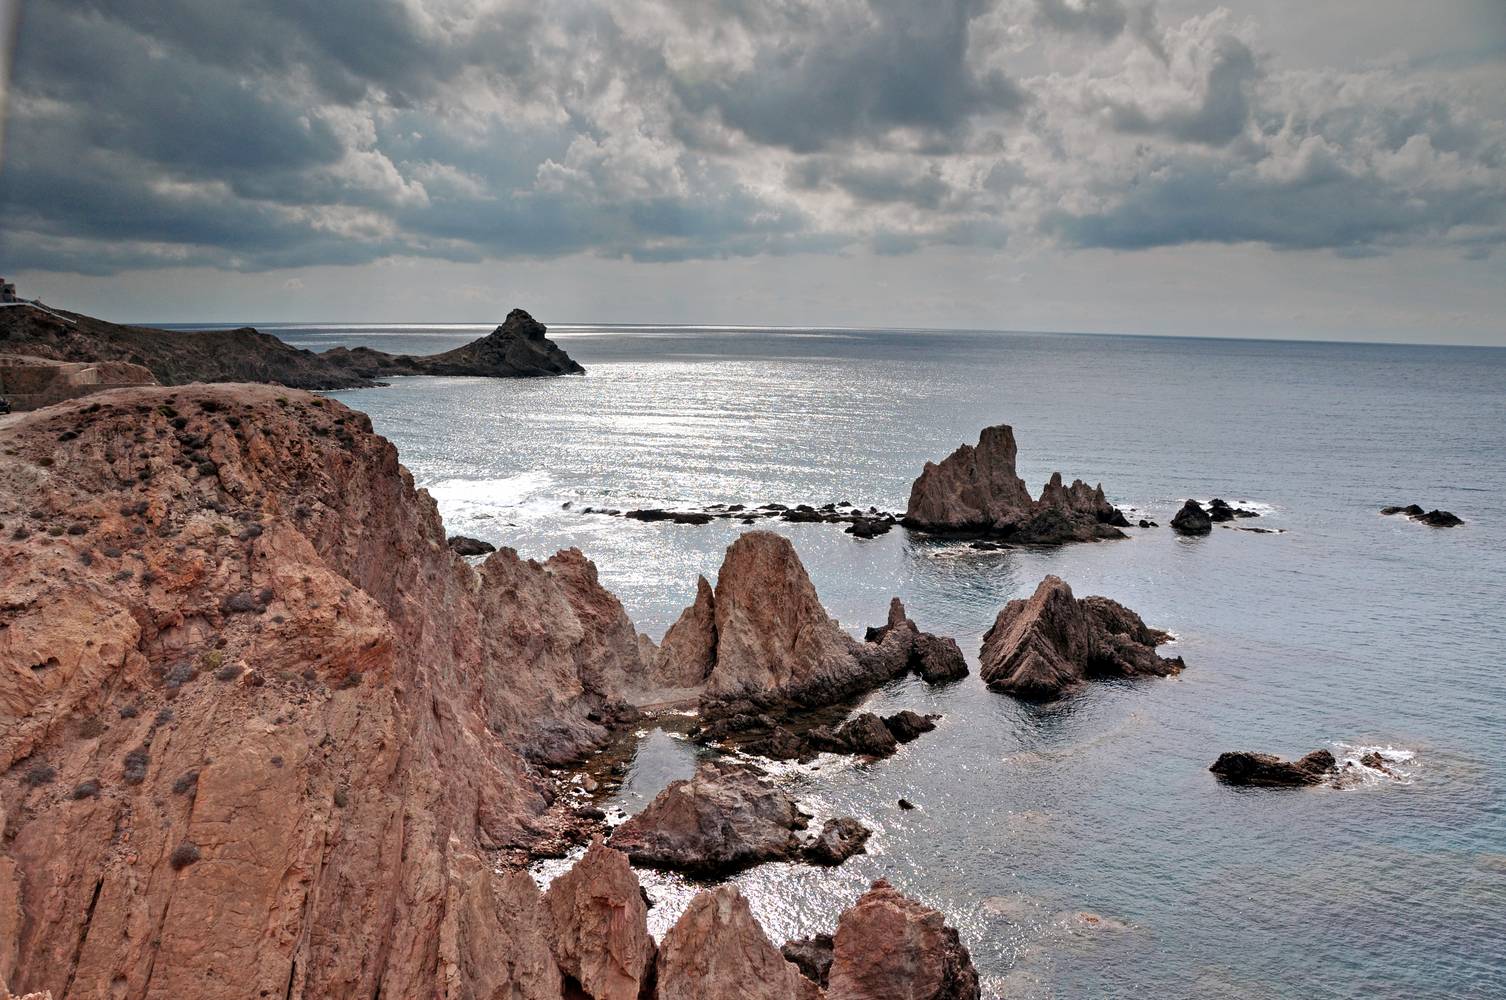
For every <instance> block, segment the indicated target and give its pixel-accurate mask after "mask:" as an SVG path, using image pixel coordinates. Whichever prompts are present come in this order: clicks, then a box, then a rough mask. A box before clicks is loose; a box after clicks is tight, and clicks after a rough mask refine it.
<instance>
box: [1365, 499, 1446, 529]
mask: <svg viewBox="0 0 1506 1000" xmlns="http://www.w3.org/2000/svg"><path fill="white" fill-rule="evenodd" d="M1381 513H1382V514H1387V515H1390V514H1405V515H1407V517H1409V518H1411V519H1412V520H1414V521H1420V522H1422V523H1423V524H1428V525H1432V526H1433V527H1435V528H1456V527H1458V526H1459V525H1461V524H1463V523H1464V519H1463V518H1462V517H1459V516H1458V515H1457V514H1454V513H1451V512H1450V511H1446V510H1437V509H1434V510H1428V511H1425V510H1423V509H1422V508H1421V507H1419V506H1418V505H1417V504H1415V503H1414V504H1408V505H1407V506H1405V507H1383V508H1381Z"/></svg>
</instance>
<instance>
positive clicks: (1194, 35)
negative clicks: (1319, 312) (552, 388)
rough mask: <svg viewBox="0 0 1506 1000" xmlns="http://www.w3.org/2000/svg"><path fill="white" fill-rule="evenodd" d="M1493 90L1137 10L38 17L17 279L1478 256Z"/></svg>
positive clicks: (438, 9)
mask: <svg viewBox="0 0 1506 1000" xmlns="http://www.w3.org/2000/svg"><path fill="white" fill-rule="evenodd" d="M1027 67H1028V69H1027ZM1488 69H1489V67H1488V66H1487V67H1484V70H1488ZM1492 78H1493V74H1491V73H1489V72H1488V71H1483V70H1482V69H1481V64H1480V63H1479V61H1478V60H1475V61H1473V62H1471V61H1467V60H1466V61H1463V62H1459V61H1457V60H1456V61H1453V62H1450V61H1448V60H1434V61H1431V62H1428V63H1419V62H1411V63H1409V62H1402V61H1396V62H1392V63H1377V64H1372V65H1369V66H1365V67H1358V68H1354V67H1351V68H1349V69H1325V70H1322V71H1314V70H1302V71H1298V70H1293V69H1290V68H1287V67H1285V66H1284V65H1283V63H1282V59H1281V53H1280V52H1272V51H1269V50H1268V49H1267V48H1266V47H1265V46H1264V45H1263V43H1262V39H1261V33H1260V30H1259V27H1258V25H1256V24H1254V23H1251V22H1247V21H1240V20H1237V19H1235V18H1234V17H1233V16H1232V15H1230V14H1228V13H1227V12H1222V11H1219V12H1214V13H1212V14H1205V15H1200V16H1197V17H1190V18H1183V19H1180V20H1167V21H1165V22H1164V23H1163V20H1162V18H1161V17H1158V15H1157V12H1156V9H1155V8H1153V7H1151V6H1150V5H1149V4H1145V5H1138V4H1127V3H1124V2H1122V0H939V2H937V3H934V4H916V3H913V2H906V0H761V2H753V0H620V2H614V3H610V4H608V3H605V2H604V0H538V2H524V0H381V2H370V0H330V2H329V3H325V4H321V5H318V6H317V7H311V6H309V5H308V4H306V3H302V2H294V0H247V2H245V3H239V4H233V5H223V4H213V3H208V2H206V0H76V2H74V3H70V4H33V5H30V6H28V8H27V11H26V17H25V18H24V19H23V22H22V32H21V36H20V38H19V43H18V45H17V48H16V59H15V62H14V66H13V78H12V86H11V87H10V89H9V115H8V118H7V122H6V125H7V135H6V138H7V142H6V144H5V147H4V148H5V152H6V157H7V158H6V160H5V161H4V163H3V165H0V211H3V212H4V214H5V218H6V225H5V226H4V227H3V228H0V260H3V261H4V262H5V266H6V267H7V268H10V269H33V270H49V269H50V270H62V271H80V272H87V273H110V272H113V271H119V270H129V269H132V268H151V267H182V266H188V265H199V266H209V267H217V268H224V269H232V270H246V271H258V270H266V269H271V268H283V267H301V266H312V265H320V264H363V263H369V262H372V261H378V260H383V259H387V258H397V257H427V258H434V259H439V260H447V261H481V260H490V259H518V258H547V257H555V256H562V255H568V254H582V253H584V254H595V255H597V256H600V257H622V258H630V259H633V260H640V261H676V260H692V259H717V258H726V257H738V256H749V255H761V254H768V255H777V254H788V253H796V252H821V253H836V252H842V251H847V250H854V249H859V248H868V249H870V250H874V251H876V252H878V253H881V254H885V255H903V254H910V253H915V252H918V251H921V250H924V249H925V248H927V247H935V246H964V247H978V248H988V249H992V248H998V247H1002V246H1005V245H1006V244H1008V245H1011V246H1016V247H1027V248H1028V247H1030V246H1044V245H1049V244H1052V243H1060V244H1063V245H1065V246H1068V247H1113V248H1116V249H1122V250H1135V249H1139V248H1145V247H1158V246H1170V245H1177V244H1184V243H1197V242H1255V243H1262V244H1266V245H1269V246H1272V247H1276V248H1280V249H1296V248H1303V249H1329V250H1333V251H1334V252H1336V253H1339V254H1343V255H1345V256H1348V257H1354V256H1359V255H1362V254H1373V253H1387V252H1392V251H1394V250H1395V249H1397V248H1400V247H1405V246H1414V245H1415V246H1434V247H1436V246H1446V247H1453V248H1456V249H1457V251H1458V252H1459V253H1460V254H1468V255H1472V256H1480V255H1487V254H1490V253H1492V252H1493V251H1494V249H1495V248H1496V247H1498V246H1499V245H1500V244H1501V243H1502V242H1503V241H1506V219H1503V218H1502V211H1503V209H1502V204H1503V198H1506V196H1503V194H1502V192H1503V191H1506V125H1503V124H1502V122H1503V120H1506V108H1503V106H1502V103H1503V98H1502V94H1501V92H1500V90H1499V87H1498V86H1492Z"/></svg>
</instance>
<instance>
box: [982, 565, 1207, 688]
mask: <svg viewBox="0 0 1506 1000" xmlns="http://www.w3.org/2000/svg"><path fill="white" fill-rule="evenodd" d="M1170 639H1171V636H1170V635H1168V634H1167V633H1166V632H1162V631H1160V630H1159V629H1153V628H1149V627H1147V626H1146V624H1145V622H1143V621H1142V620H1141V619H1140V616H1139V615H1137V614H1135V613H1134V612H1133V611H1131V610H1129V609H1128V608H1126V607H1124V606H1123V605H1122V604H1119V603H1117V602H1115V601H1111V600H1109V599H1108V598H1106V597H1084V598H1082V599H1081V600H1078V599H1077V598H1075V597H1073V596H1072V588H1071V587H1069V586H1067V584H1066V583H1065V582H1064V581H1062V580H1061V579H1060V578H1058V577H1055V576H1048V577H1046V578H1045V579H1044V580H1042V581H1041V583H1040V586H1038V587H1037V588H1036V590H1035V593H1034V594H1033V595H1031V597H1030V599H1029V600H1015V601H1010V602H1009V603H1008V604H1006V605H1005V606H1004V608H1003V610H1001V611H1000V612H999V616H998V618H996V619H995V620H994V624H993V627H992V628H990V629H989V630H988V632H987V633H986V634H985V635H984V636H983V649H982V652H981V653H980V654H979V660H980V662H981V664H982V669H981V673H982V677H983V680H984V682H985V683H986V684H988V686H989V687H990V688H992V689H993V690H995V691H1003V692H1005V693H1006V694H1012V695H1016V696H1018V697H1022V698H1042V699H1045V698H1055V697H1058V696H1060V695H1062V694H1064V693H1066V692H1068V691H1070V690H1072V689H1073V688H1075V687H1077V686H1078V685H1080V684H1082V683H1083V682H1084V681H1087V680H1093V679H1097V678H1104V677H1145V676H1154V677H1165V676H1169V675H1171V674H1176V673H1180V672H1181V671H1182V669H1183V667H1184V666H1185V664H1183V663H1182V659H1181V657H1175V658H1169V659H1168V658H1166V657H1162V656H1158V655H1156V651H1155V648H1156V647H1157V646H1158V645H1160V644H1162V643H1164V642H1168V641H1170Z"/></svg>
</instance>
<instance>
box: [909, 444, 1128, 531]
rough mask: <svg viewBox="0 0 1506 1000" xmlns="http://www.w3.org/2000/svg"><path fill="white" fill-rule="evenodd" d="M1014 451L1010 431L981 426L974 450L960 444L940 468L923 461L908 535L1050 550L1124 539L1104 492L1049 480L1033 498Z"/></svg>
mask: <svg viewBox="0 0 1506 1000" xmlns="http://www.w3.org/2000/svg"><path fill="white" fill-rule="evenodd" d="M1016 456H1017V449H1016V445H1015V440H1014V429H1013V428H1011V427H1010V426H1009V425H1008V424H999V425H997V426H995V427H985V428H984V429H983V432H982V433H981V434H980V435H979V436H978V444H977V445H976V446H973V445H966V444H965V445H962V446H961V447H959V448H958V449H957V450H956V451H954V452H952V454H950V455H948V456H947V457H946V458H945V459H943V460H942V461H941V462H940V463H935V462H927V463H926V465H925V468H924V469H923V470H922V471H921V473H920V475H919V476H918V477H917V478H916V480H915V482H914V484H913V485H912V486H911V487H910V502H909V504H908V506H907V507H906V509H905V517H904V524H905V526H906V527H908V528H914V529H916V530H920V531H930V532H936V533H939V534H954V535H982V536H989V537H995V538H1002V539H1006V540H1008V541H1014V542H1021V543H1033V544H1055V543H1058V542H1074V541H1075V542H1085V541H1093V540H1095V539H1099V538H1122V537H1124V535H1123V533H1122V532H1120V531H1119V530H1118V527H1116V525H1119V526H1122V525H1124V524H1126V523H1128V522H1127V521H1126V520H1125V518H1124V516H1123V515H1122V514H1121V513H1120V512H1119V511H1118V510H1116V509H1115V508H1114V506H1113V505H1112V504H1110V503H1109V502H1108V500H1107V499H1105V497H1104V494H1103V487H1102V486H1097V487H1092V486H1089V485H1088V484H1087V483H1084V482H1083V481H1082V480H1080V479H1079V480H1074V481H1073V482H1072V485H1071V486H1065V485H1063V483H1062V477H1061V473H1054V474H1053V475H1052V476H1051V480H1050V482H1048V483H1047V484H1046V486H1045V488H1044V489H1043V490H1042V491H1041V496H1040V499H1039V500H1037V499H1034V498H1032V497H1031V495H1030V491H1029V490H1028V489H1027V488H1026V487H1025V481H1024V480H1023V479H1021V478H1020V477H1019V474H1018V473H1017V472H1016V471H1015V459H1016Z"/></svg>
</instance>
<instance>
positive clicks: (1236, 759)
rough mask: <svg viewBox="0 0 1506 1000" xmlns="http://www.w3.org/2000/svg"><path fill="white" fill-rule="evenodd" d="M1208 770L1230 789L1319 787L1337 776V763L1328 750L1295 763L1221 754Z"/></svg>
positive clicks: (1235, 753)
mask: <svg viewBox="0 0 1506 1000" xmlns="http://www.w3.org/2000/svg"><path fill="white" fill-rule="evenodd" d="M1208 770H1210V771H1212V772H1213V773H1214V774H1216V775H1218V777H1219V778H1220V779H1222V780H1223V781H1226V782H1228V783H1229V784H1231V785H1281V786H1298V785H1317V784H1321V783H1322V782H1324V781H1326V780H1329V779H1330V778H1332V777H1333V776H1334V775H1335V774H1336V773H1337V762H1336V761H1335V760H1334V757H1333V754H1331V753H1329V752H1328V751H1327V750H1314V751H1313V752H1312V753H1310V754H1308V755H1307V756H1305V757H1303V758H1301V759H1300V760H1295V761H1290V760H1282V759H1281V758H1280V757H1276V756H1273V755H1272V754H1268V753H1253V752H1250V751H1244V750H1240V751H1233V752H1229V753H1221V754H1219V755H1218V760H1216V761H1214V762H1213V765H1212V766H1211V767H1209V768H1208Z"/></svg>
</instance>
